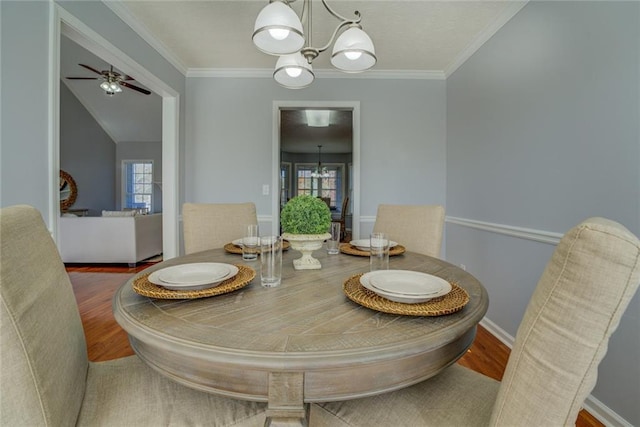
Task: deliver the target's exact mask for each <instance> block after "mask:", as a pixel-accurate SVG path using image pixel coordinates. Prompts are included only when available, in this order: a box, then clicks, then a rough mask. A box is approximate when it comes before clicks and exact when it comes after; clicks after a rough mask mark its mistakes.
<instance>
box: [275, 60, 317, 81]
mask: <svg viewBox="0 0 640 427" xmlns="http://www.w3.org/2000/svg"><path fill="white" fill-rule="evenodd" d="M273 78H274V79H275V80H276V81H277V82H278V83H280V84H281V85H282V86H284V87H286V88H289V89H301V88H305V87H307V86H309V85H310V84H311V83H313V79H314V78H315V76H314V74H313V69H312V68H311V64H309V63H308V62H307V60H306V59H305V58H304V56H302V54H301V53H300V52H296V53H293V54H291V55H283V56H281V57H280V58H278V62H277V63H276V68H275V71H274V72H273Z"/></svg>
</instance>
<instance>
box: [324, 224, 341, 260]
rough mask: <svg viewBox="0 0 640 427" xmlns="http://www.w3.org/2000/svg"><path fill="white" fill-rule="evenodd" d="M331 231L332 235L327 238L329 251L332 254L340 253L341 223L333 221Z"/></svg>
mask: <svg viewBox="0 0 640 427" xmlns="http://www.w3.org/2000/svg"><path fill="white" fill-rule="evenodd" d="M329 233H331V237H330V238H329V239H328V240H327V253H328V254H330V255H335V254H337V253H340V250H339V247H340V223H339V222H332V223H331V228H330V229H329Z"/></svg>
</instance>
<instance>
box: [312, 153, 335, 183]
mask: <svg viewBox="0 0 640 427" xmlns="http://www.w3.org/2000/svg"><path fill="white" fill-rule="evenodd" d="M320 150H322V145H318V166H317V167H316V168H315V169H314V170H313V171H312V172H311V178H329V177H330V176H331V175H330V174H329V171H328V170H327V168H325V167H323V166H322V162H321V157H320V156H321V152H320Z"/></svg>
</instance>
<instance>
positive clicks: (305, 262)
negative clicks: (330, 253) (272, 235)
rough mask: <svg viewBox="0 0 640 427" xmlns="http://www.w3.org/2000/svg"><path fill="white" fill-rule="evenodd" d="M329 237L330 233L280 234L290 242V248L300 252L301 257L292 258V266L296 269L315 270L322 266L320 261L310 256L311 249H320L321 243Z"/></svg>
mask: <svg viewBox="0 0 640 427" xmlns="http://www.w3.org/2000/svg"><path fill="white" fill-rule="evenodd" d="M330 237H331V234H330V233H323V234H291V233H284V234H282V238H283V239H284V240H287V241H289V243H290V244H291V249H295V250H296V251H298V252H300V253H301V254H302V257H301V258H298V259H294V260H293V268H294V269H296V270H317V269H319V268H322V265H321V264H320V261H318V260H317V259H315V258H314V257H313V256H311V254H312V253H313V251H317V250H318V249H322V243H323V242H324V241H325V240H327V239H328V238H330Z"/></svg>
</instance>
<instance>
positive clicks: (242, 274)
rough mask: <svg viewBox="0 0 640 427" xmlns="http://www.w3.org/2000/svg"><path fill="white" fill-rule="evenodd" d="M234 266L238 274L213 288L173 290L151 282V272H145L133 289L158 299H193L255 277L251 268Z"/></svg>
mask: <svg viewBox="0 0 640 427" xmlns="http://www.w3.org/2000/svg"><path fill="white" fill-rule="evenodd" d="M236 267H238V274H236V275H235V276H233V277H232V278H230V279H227V280H225V281H224V282H222V283H221V284H219V285H218V286H215V287H213V288H208V289H199V290H197V291H173V290H171V289H165V288H163V287H162V286H158V285H156V284H154V283H151V282H150V281H149V274H151V273H146V274H143V275H141V276H140V277H138V278H136V279H135V280H134V281H133V290H134V291H135V292H136V293H138V294H140V295H144V296H145V297H151V298H158V299H194V298H205V297H212V296H214V295H221V294H226V293H228V292H232V291H235V290H237V289H240V288H243V287H245V286H247V285H248V284H249V282H251V280H253V278H254V277H256V271H255V270H254V269H253V268H251V267H247V266H246V265H239V264H237V265H236Z"/></svg>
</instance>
